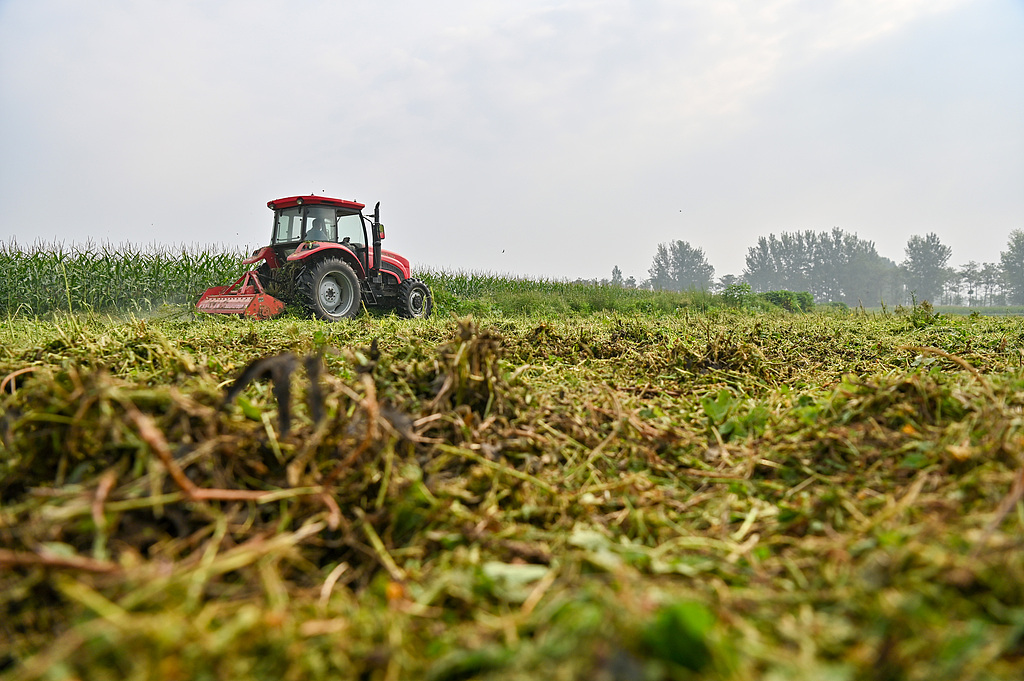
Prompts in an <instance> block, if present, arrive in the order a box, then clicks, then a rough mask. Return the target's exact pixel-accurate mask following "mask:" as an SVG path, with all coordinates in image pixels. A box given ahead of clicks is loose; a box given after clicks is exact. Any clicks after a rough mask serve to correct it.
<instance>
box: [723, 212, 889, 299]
mask: <svg viewBox="0 0 1024 681" xmlns="http://www.w3.org/2000/svg"><path fill="white" fill-rule="evenodd" d="M895 268H896V264H895V263H894V262H892V261H891V260H888V259H886V258H883V257H882V256H880V255H879V254H878V252H877V251H876V250H875V244H874V242H872V241H865V240H864V239H861V238H860V237H858V236H857V235H856V234H848V233H847V232H844V231H843V230H841V229H839V228H835V229H833V230H832V231H831V232H817V233H816V232H812V231H810V230H808V231H804V232H793V233H787V232H783V233H782V235H781V236H780V237H776V236H775V235H774V234H771V235H769V236H768V237H767V238H765V237H760V238H759V239H758V240H757V245H756V246H753V247H751V248H748V249H747V266H746V268H745V269H744V270H743V280H744V281H746V282H747V283H749V284H750V285H751V287H752V288H753V289H754V290H755V291H758V292H760V293H764V292H766V291H778V290H787V291H807V292H809V293H810V294H811V295H813V296H814V298H815V299H816V300H821V301H841V302H845V303H848V304H850V305H857V304H859V303H860V302H864V303H866V304H869V305H873V304H877V303H878V302H879V301H881V300H889V301H893V300H895V299H896V298H897V297H898V295H893V291H892V288H893V285H894V284H893V277H892V270H894V269H895Z"/></svg>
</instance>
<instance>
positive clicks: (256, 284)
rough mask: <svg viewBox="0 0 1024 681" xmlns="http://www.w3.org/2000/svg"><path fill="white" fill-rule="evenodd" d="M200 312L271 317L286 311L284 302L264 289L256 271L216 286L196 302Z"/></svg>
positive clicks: (207, 290) (258, 317)
mask: <svg viewBox="0 0 1024 681" xmlns="http://www.w3.org/2000/svg"><path fill="white" fill-rule="evenodd" d="M196 308H197V309H198V310H199V311H200V312H210V313H212V314H238V315H244V316H246V317H251V318H253V319H270V318H271V317H275V316H277V315H279V314H281V313H282V312H284V303H282V302H281V301H280V300H278V299H277V298H275V297H274V296H272V295H269V294H268V293H267V292H266V291H264V290H263V284H262V283H260V278H259V276H257V274H256V273H255V272H252V271H250V272H246V273H245V274H243V275H242V276H241V277H240V278H239V279H238V281H236V282H235V283H234V284H231V285H230V286H214V287H213V288H209V289H206V293H204V294H203V297H202V298H200V299H199V302H198V303H196Z"/></svg>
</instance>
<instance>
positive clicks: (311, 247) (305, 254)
mask: <svg viewBox="0 0 1024 681" xmlns="http://www.w3.org/2000/svg"><path fill="white" fill-rule="evenodd" d="M325 255H332V256H335V257H339V258H341V259H342V260H344V261H345V262H347V263H348V264H349V265H351V266H352V269H353V270H355V272H356V274H357V275H358V276H359V278H360V279H365V278H366V270H364V269H363V263H361V262H360V261H359V257H358V256H357V255H356V254H355V253H354V252H352V249H350V248H348V247H347V246H344V245H342V244H336V243H330V242H324V241H303V242H302V243H301V244H299V247H298V248H296V249H295V252H294V253H292V254H291V255H289V256H288V258H287V260H288V262H298V261H302V260H306V259H307V258H312V257H316V258H317V259H319V258H320V257H322V256H325Z"/></svg>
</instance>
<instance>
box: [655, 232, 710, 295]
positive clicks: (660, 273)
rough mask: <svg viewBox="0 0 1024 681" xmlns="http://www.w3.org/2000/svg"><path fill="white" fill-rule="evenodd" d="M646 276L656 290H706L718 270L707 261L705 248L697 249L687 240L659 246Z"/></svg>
mask: <svg viewBox="0 0 1024 681" xmlns="http://www.w3.org/2000/svg"><path fill="white" fill-rule="evenodd" d="M647 273H648V275H649V276H650V284H651V288H654V289H655V290H657V289H668V290H672V291H688V290H691V289H702V290H707V289H709V288H710V287H711V282H712V280H713V279H714V277H715V268H714V267H713V266H712V265H711V264H710V263H709V262H708V259H707V257H706V256H705V255H704V249H703V248H694V247H693V246H691V245H690V244H689V243H687V242H685V241H671V242H669V243H668V244H658V250H657V252H655V254H654V261H653V262H652V263H651V268H650V269H649V270H648V271H647Z"/></svg>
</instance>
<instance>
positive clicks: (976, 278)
mask: <svg viewBox="0 0 1024 681" xmlns="http://www.w3.org/2000/svg"><path fill="white" fill-rule="evenodd" d="M983 272H984V266H983V265H979V264H978V263H977V262H975V261H973V260H971V261H970V262H967V263H964V264H963V265H961V266H960V269H958V270H957V271H956V282H957V285H958V287H959V289H960V291H959V293H960V295H961V296H966V302H967V304H968V305H976V304H977V303H979V302H982V303H984V293H983V291H982V285H983ZM979 298H980V299H982V300H979Z"/></svg>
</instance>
